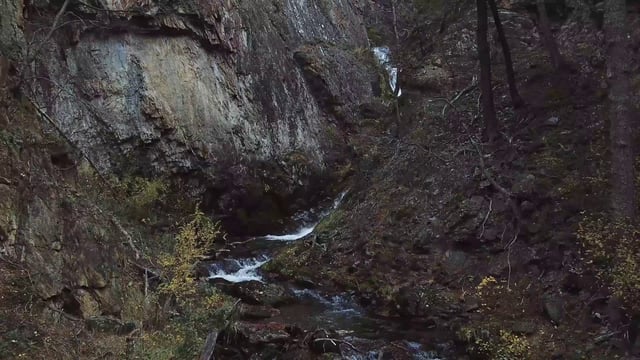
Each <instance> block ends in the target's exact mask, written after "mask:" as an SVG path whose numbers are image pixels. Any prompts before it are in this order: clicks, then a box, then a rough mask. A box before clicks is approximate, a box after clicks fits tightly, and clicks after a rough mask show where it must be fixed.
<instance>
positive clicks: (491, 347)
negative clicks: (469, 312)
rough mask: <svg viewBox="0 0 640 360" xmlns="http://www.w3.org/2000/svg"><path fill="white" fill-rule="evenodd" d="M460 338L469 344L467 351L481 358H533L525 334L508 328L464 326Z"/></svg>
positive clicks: (497, 359) (492, 359)
mask: <svg viewBox="0 0 640 360" xmlns="http://www.w3.org/2000/svg"><path fill="white" fill-rule="evenodd" d="M458 338H459V340H461V341H462V342H464V343H465V344H466V345H467V351H468V352H469V354H470V355H472V356H473V358H474V359H479V360H526V359H529V358H531V346H530V344H529V342H528V341H527V339H526V338H525V337H523V336H518V335H515V334H513V333H511V332H509V331H506V330H490V329H476V328H469V327H464V328H462V329H461V330H460V331H458Z"/></svg>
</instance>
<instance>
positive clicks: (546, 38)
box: [536, 0, 565, 70]
mask: <svg viewBox="0 0 640 360" xmlns="http://www.w3.org/2000/svg"><path fill="white" fill-rule="evenodd" d="M536 5H537V7H538V17H539V21H538V28H539V29H540V33H541V35H542V41H543V42H544V46H545V47H546V48H547V51H548V52H549V56H550V57H551V64H552V65H553V68H554V69H556V70H560V69H562V68H563V67H564V65H565V63H564V60H562V55H560V50H558V44H556V40H555V39H554V38H553V34H552V33H551V22H550V21H549V16H548V15H547V7H546V6H545V4H544V0H536Z"/></svg>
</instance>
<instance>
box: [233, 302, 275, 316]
mask: <svg viewBox="0 0 640 360" xmlns="http://www.w3.org/2000/svg"><path fill="white" fill-rule="evenodd" d="M239 314H240V318H241V319H245V320H259V319H268V318H271V317H274V316H277V315H279V314H280V310H278V309H275V308H272V307H269V306H261V305H249V304H242V305H240V309H239Z"/></svg>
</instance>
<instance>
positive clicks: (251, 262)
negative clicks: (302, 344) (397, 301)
mask: <svg viewBox="0 0 640 360" xmlns="http://www.w3.org/2000/svg"><path fill="white" fill-rule="evenodd" d="M345 195H346V192H343V193H341V194H340V195H339V196H338V197H337V198H336V199H335V200H334V201H333V202H332V203H330V204H329V206H326V207H325V210H321V211H318V210H310V211H307V212H304V213H301V214H298V215H297V216H294V219H293V220H294V221H295V222H297V226H296V227H295V228H294V229H295V230H293V231H292V232H291V233H289V234H283V235H266V236H260V237H253V238H249V239H240V240H239V241H237V242H236V243H235V244H237V245H236V246H235V247H234V248H233V249H232V251H231V253H230V254H229V255H228V256H227V258H226V259H224V260H220V261H216V262H214V263H212V264H210V265H209V281H210V283H212V284H213V285H214V286H217V287H218V288H220V289H221V290H222V291H224V292H227V293H229V294H230V295H232V296H235V297H239V298H240V299H241V300H242V301H243V303H246V304H247V306H248V307H252V308H249V310H248V311H247V313H248V315H249V316H248V317H249V318H251V319H252V321H255V322H256V323H262V324H267V325H265V326H271V325H268V324H274V323H275V324H292V325H295V326H296V327H298V328H301V329H304V330H307V331H313V330H316V331H318V329H322V331H330V332H331V334H332V336H331V338H340V339H341V340H340V341H343V342H344V344H349V345H352V346H353V347H352V346H340V351H339V352H341V353H342V358H346V359H354V360H357V359H379V358H381V357H380V356H381V354H382V352H381V350H380V349H382V348H384V347H386V346H387V345H388V344H389V342H391V341H393V342H394V346H397V347H399V348H403V349H404V351H405V353H406V354H409V355H410V357H409V358H413V359H421V360H437V359H441V358H440V357H438V356H437V355H436V353H435V352H430V351H424V350H423V347H422V346H423V345H421V344H419V343H417V342H412V341H410V340H415V339H419V338H420V337H419V336H412V335H416V334H418V333H419V332H420V329H414V330H410V329H409V328H407V327H406V324H398V323H395V322H393V321H390V320H389V319H384V318H376V317H375V316H372V315H370V314H368V313H367V312H366V311H365V309H363V308H362V307H361V306H360V305H358V304H357V301H355V300H354V299H353V296H352V295H351V294H337V295H336V294H327V293H324V292H323V291H322V290H321V289H309V288H299V287H297V286H293V285H291V284H288V283H268V281H267V280H265V277H264V276H263V274H262V273H261V269H260V268H261V267H262V266H263V265H264V264H266V263H268V262H269V261H270V260H271V258H272V256H273V254H274V252H275V251H277V250H278V249H281V248H282V247H285V246H287V245H288V244H290V243H291V242H292V241H296V240H302V239H304V238H306V237H307V236H309V235H312V234H313V232H314V230H315V228H316V226H317V225H318V224H319V223H320V222H321V221H322V219H324V218H325V217H327V216H329V215H330V214H331V213H332V212H333V211H334V210H336V209H337V208H338V207H339V206H340V204H341V202H342V200H343V199H344V197H345ZM276 308H277V309H276ZM326 337H329V336H326ZM398 344H400V345H398ZM427 345H429V346H432V345H434V344H427ZM334 346H335V344H334ZM362 349H366V350H364V351H363V350H362ZM409 355H407V356H409ZM392 358H394V359H395V358H404V357H392Z"/></svg>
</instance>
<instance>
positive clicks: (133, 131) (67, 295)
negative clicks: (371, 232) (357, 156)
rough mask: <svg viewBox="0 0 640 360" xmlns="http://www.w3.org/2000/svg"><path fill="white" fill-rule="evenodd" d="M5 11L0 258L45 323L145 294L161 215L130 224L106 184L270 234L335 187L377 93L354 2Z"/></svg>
mask: <svg viewBox="0 0 640 360" xmlns="http://www.w3.org/2000/svg"><path fill="white" fill-rule="evenodd" d="M0 6H1V8H2V9H3V10H2V13H1V14H0V25H1V26H0V51H1V53H0V60H1V61H0V75H2V76H0V80H1V81H0V95H2V97H1V99H0V106H1V107H2V108H3V109H4V111H3V114H4V116H3V117H1V118H0V125H2V126H1V128H0V145H2V147H1V148H0V150H1V151H0V164H2V168H3V169H4V170H3V171H2V174H0V198H1V200H2V201H0V257H1V258H0V260H5V259H7V260H8V262H6V263H5V262H4V261H0V263H2V266H3V267H4V265H7V264H14V265H15V266H17V267H18V268H19V269H21V271H24V274H26V275H25V276H27V277H28V281H29V284H30V285H33V289H34V290H35V291H34V292H33V293H32V295H33V296H31V295H30V296H31V297H29V298H30V299H31V300H24V301H23V300H20V302H26V301H28V302H29V303H31V301H32V300H33V299H34V298H41V299H44V300H46V301H45V302H44V303H45V304H46V305H45V306H46V307H48V308H50V309H52V311H53V312H49V314H55V313H58V312H59V313H64V314H66V315H65V316H69V315H71V316H72V317H79V318H88V317H91V316H95V315H100V316H102V315H109V316H115V317H116V318H118V319H124V318H125V317H126V316H124V315H123V314H124V313H126V312H127V311H128V310H127V305H125V302H126V301H128V300H127V299H128V298H129V297H130V296H131V294H136V293H139V291H140V289H139V286H138V285H140V284H139V281H140V277H139V275H140V274H139V271H140V268H141V265H142V267H144V266H148V264H147V265H145V262H146V261H147V260H148V259H141V258H139V256H138V255H139V253H138V254H136V253H137V252H138V249H137V248H136V247H140V246H142V245H141V244H140V242H142V243H144V242H145V241H152V242H153V241H156V242H157V241H159V240H158V239H156V237H155V236H156V235H157V234H156V235H151V234H150V233H153V231H148V230H149V228H150V227H149V226H147V225H148V224H149V223H148V219H149V217H150V216H154V215H153V214H151V213H152V212H153V211H154V210H152V209H151V207H146V210H145V215H144V216H142V217H133V218H131V217H129V218H128V217H126V216H124V218H123V216H122V214H123V213H121V210H126V209H128V207H127V206H128V205H127V196H128V195H127V194H128V193H127V191H126V189H125V188H126V186H125V188H116V189H120V190H124V192H123V193H121V194H114V193H113V190H114V188H112V189H111V190H106V192H103V191H101V190H97V189H99V188H101V187H102V186H106V187H107V188H108V187H109V186H111V185H107V184H106V182H107V181H106V180H111V179H118V178H119V179H120V180H119V181H124V182H121V184H123V183H126V181H128V180H126V179H141V178H145V179H146V180H145V181H151V182H153V181H156V180H157V179H162V180H161V181H162V182H166V183H171V184H172V185H175V186H177V187H176V188H177V189H180V191H175V192H174V193H173V194H172V198H171V200H166V201H165V203H167V204H170V205H173V204H177V203H179V202H180V201H182V200H183V199H182V198H188V199H190V200H191V201H193V202H192V203H191V204H195V202H198V201H202V207H205V208H206V209H207V210H214V211H215V212H218V213H219V212H224V214H225V215H228V219H230V220H229V221H228V224H227V225H229V226H228V227H227V229H228V230H231V231H237V232H239V233H242V232H250V231H252V230H253V231H263V229H267V228H269V227H270V226H273V225H274V219H277V218H283V217H284V216H285V215H286V214H288V213H290V212H292V211H294V210H296V207H303V206H307V204H302V203H301V202H300V201H298V202H295V201H293V199H296V198H297V199H300V198H304V199H306V201H307V202H310V201H313V199H314V197H318V196H319V195H320V194H321V193H322V190H323V188H326V187H328V186H329V184H328V183H323V180H325V179H328V178H330V177H331V176H332V173H334V172H335V170H336V166H339V165H340V163H342V162H344V161H345V159H346V155H345V153H344V152H343V149H344V148H345V145H344V140H343V137H344V132H345V131H346V130H347V129H348V128H349V124H350V122H351V121H353V119H354V118H355V117H356V116H357V112H358V108H359V104H360V103H363V102H367V101H369V100H370V98H371V97H372V96H373V95H372V85H371V84H372V81H373V82H375V81H376V76H377V73H376V71H375V70H372V69H370V68H369V67H368V66H366V65H364V62H363V61H362V60H363V57H364V58H366V53H367V52H366V51H362V50H361V49H366V48H368V39H367V34H366V30H365V27H364V25H363V19H362V14H363V11H364V3H363V2H360V1H352V0H335V1H334V0H326V1H310V0H309V1H306V0H277V1H271V0H269V1H267V0H264V1H263V0H257V1H250V2H248V1H238V0H224V1H204V0H186V1H161V0H158V1H147V0H140V1H137V0H136V1H124V0H122V1H107V0H105V1H90V2H89V1H76V0H71V1H32V2H27V3H23V2H22V1H9V0H3V1H0ZM5 10H8V11H5ZM363 54H365V55H363ZM8 61H10V62H11V71H10V73H11V75H10V77H11V79H12V80H11V81H10V82H11V84H9V83H8V82H7V83H5V80H6V76H5V75H3V73H4V72H5V71H6V69H7V67H6V66H5V65H4V64H6V63H7V62H8ZM15 84H17V85H15ZM5 85H8V86H10V87H13V90H14V95H15V94H19V95H16V96H14V95H10V94H9V92H8V91H7V90H8V89H7V88H6V87H5ZM36 115H37V116H36ZM89 169H90V170H89ZM94 180H97V181H95V182H94ZM135 181H138V180H135ZM116 182H118V180H116ZM160 189H164V185H162V186H160ZM96 190H97V191H96ZM102 190H104V189H102ZM116 191H117V190H116ZM161 192H162V191H161ZM98 193H99V194H98ZM305 194H306V195H308V196H306V197H304V196H303V195H305ZM105 199H106V200H105ZM129 200H130V199H129ZM145 201H146V200H145ZM143 202H144V201H143ZM145 204H146V205H148V204H150V203H148V202H146V203H145ZM146 205H145V206H146ZM156 210H158V209H156ZM192 210H193V208H191V211H192ZM126 211H128V210H126ZM126 211H125V212H126ZM158 211H162V210H158ZM183 215H184V214H183ZM118 216H121V217H120V219H118ZM127 216H128V215H127ZM159 216H160V215H159ZM161 216H165V214H162V215H161ZM140 220H142V222H140ZM163 221H166V219H165V220H163ZM123 224H124V226H123ZM145 227H146V230H145V229H144V228H145ZM125 228H126V229H125ZM160 232H162V233H167V234H169V233H170V230H167V229H166V228H164V229H163V230H161V231H160ZM161 236H162V235H158V238H160V237H161ZM170 236H171V235H169V237H170ZM143 250H144V249H143ZM9 259H13V260H9ZM7 266H9V265H7ZM0 272H1V271H0ZM3 274H5V273H3ZM6 274H9V272H7V273H6ZM0 280H1V281H0V283H1V284H2V286H4V285H7V286H9V284H14V283H16V282H15V281H14V280H12V279H9V278H8V277H5V276H4V275H3V276H2V277H0ZM29 288H30V287H29ZM26 289H27V288H26V287H25V288H23V289H18V290H17V291H18V292H20V293H22V292H25V291H26ZM3 291H4V290H3ZM132 291H133V292H132ZM27 292H28V291H27ZM3 306H4V303H3V304H0V312H1V313H3V314H4V310H5V309H4V307H3ZM9 312H11V310H9ZM7 319H8V318H7ZM10 322H11V321H9V320H8V321H6V322H5V321H0V333H2V334H4V331H3V329H5V326H9V327H10V326H11V324H10ZM116 323H117V322H116ZM1 354H2V353H1V352H0V357H2V356H1Z"/></svg>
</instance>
